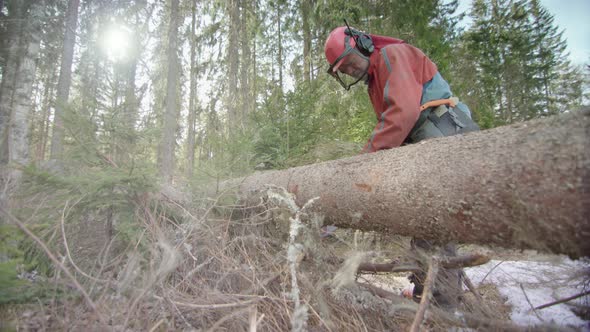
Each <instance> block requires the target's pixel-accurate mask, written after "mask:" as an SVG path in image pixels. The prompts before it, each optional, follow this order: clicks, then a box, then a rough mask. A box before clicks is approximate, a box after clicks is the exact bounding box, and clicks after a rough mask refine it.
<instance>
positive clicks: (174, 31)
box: [159, 0, 179, 183]
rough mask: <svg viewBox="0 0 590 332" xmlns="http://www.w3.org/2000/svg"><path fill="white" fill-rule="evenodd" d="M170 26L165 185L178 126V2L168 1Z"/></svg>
mask: <svg viewBox="0 0 590 332" xmlns="http://www.w3.org/2000/svg"><path fill="white" fill-rule="evenodd" d="M169 3H170V25H169V27H168V50H167V59H168V75H167V80H166V82H167V83H166V100H165V103H166V105H165V108H164V109H165V111H164V112H165V113H164V122H163V128H162V142H161V146H160V156H159V157H160V158H159V159H160V160H159V173H160V176H161V177H162V179H163V180H164V181H165V182H166V183H171V182H172V176H173V172H174V147H175V145H176V144H175V143H176V129H177V126H178V123H177V121H178V112H179V107H178V98H177V96H178V71H179V68H178V67H179V63H178V54H177V53H176V52H177V45H178V42H177V40H178V24H179V23H178V21H179V11H178V0H170V2H169Z"/></svg>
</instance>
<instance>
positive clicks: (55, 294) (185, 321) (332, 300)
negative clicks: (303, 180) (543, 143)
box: [0, 196, 590, 332]
mask: <svg viewBox="0 0 590 332" xmlns="http://www.w3.org/2000/svg"><path fill="white" fill-rule="evenodd" d="M273 197H274V196H273ZM283 199H285V200H286V198H285V197H283ZM279 200H280V199H279ZM271 203H272V202H267V203H265V204H266V205H261V206H259V207H257V209H244V210H243V211H241V212H236V208H235V206H234V205H229V206H228V207H227V209H226V210H227V211H230V213H228V214H225V213H224V212H223V207H220V206H219V204H220V203H219V202H215V205H216V206H217V208H218V209H219V211H217V213H216V214H213V213H210V211H212V209H211V208H209V207H208V206H204V207H203V208H202V209H203V210H197V211H194V212H189V211H187V210H186V209H184V208H183V207H182V206H181V205H180V204H178V203H176V201H171V200H170V199H169V198H165V199H163V198H161V197H158V196H154V197H150V196H146V197H144V198H142V199H141V200H140V201H139V203H137V210H136V214H137V218H138V220H141V221H142V224H141V225H139V226H138V227H139V228H138V230H137V231H136V232H135V233H131V234H138V235H139V237H137V238H135V239H134V241H133V242H129V241H128V242H127V243H131V244H132V245H125V246H124V245H120V244H122V243H124V242H121V243H118V242H120V241H116V238H117V236H116V235H115V236H112V235H110V233H109V231H108V227H105V225H109V223H108V222H105V220H103V219H104V218H103V219H101V218H100V217H101V215H90V216H88V217H86V218H83V220H81V221H80V222H77V223H72V225H70V226H69V227H65V228H64V225H63V223H62V224H61V225H59V223H58V225H56V226H57V227H55V228H53V230H54V232H53V233H50V234H58V235H59V234H60V233H62V234H61V235H62V237H63V244H64V245H63V246H59V245H58V246H55V247H54V248H53V251H54V254H55V255H56V256H57V257H59V258H60V261H62V262H65V263H66V264H67V267H62V268H61V269H56V270H55V271H56V272H57V273H56V274H55V275H54V276H52V277H43V276H40V275H36V274H34V273H33V275H32V274H31V273H23V274H21V275H20V278H21V279H27V280H29V283H28V286H26V287H29V288H30V287H33V286H35V285H38V286H39V287H44V288H43V290H44V293H43V294H44V297H41V298H39V297H37V298H35V299H34V300H33V302H29V303H26V304H19V305H4V306H0V331H3V330H4V328H6V329H8V330H18V331H21V330H22V331H38V330H41V331H44V330H48V331H62V330H84V331H93V330H96V331H99V330H100V331H102V330H105V329H106V330H111V331H121V332H127V331H178V330H186V331H255V330H256V329H257V328H258V329H259V330H263V331H285V330H297V329H296V328H294V327H293V326H294V325H296V324H301V326H300V327H302V328H303V327H304V328H303V329H300V330H301V331H302V330H310V331H361V330H363V331H406V330H409V327H410V324H411V323H412V320H413V319H414V317H415V312H416V310H417V304H416V303H414V302H413V301H411V300H408V299H404V298H403V297H402V296H399V295H401V291H402V290H403V289H404V288H407V287H409V286H410V284H409V281H408V279H407V276H408V273H396V274H393V273H379V274H357V269H358V266H359V265H358V264H360V263H361V262H386V261H387V260H389V261H391V260H392V259H399V260H400V261H404V259H405V258H407V256H408V248H409V240H408V238H403V237H399V236H389V237H387V236H381V235H378V234H375V233H361V232H353V231H349V230H340V229H339V230H337V231H336V233H335V236H333V237H330V238H325V239H320V236H319V234H320V232H319V225H320V224H319V222H318V220H316V219H315V218H314V217H313V216H312V215H310V216H308V217H306V218H307V219H304V220H301V221H300V224H299V226H297V227H300V228H299V230H298V231H299V232H300V233H299V235H294V236H291V235H293V229H294V226H293V225H294V222H293V221H294V220H295V219H297V218H299V216H301V215H300V214H293V213H292V212H293V211H292V210H291V208H285V204H279V203H276V202H275V203H272V204H271ZM287 206H289V204H287ZM163 207H165V209H164V208H163ZM203 211H205V212H203ZM107 215H108V214H107ZM195 216H203V217H200V218H197V217H195ZM102 217H104V216H102ZM173 217H174V218H173ZM302 218H303V217H302ZM175 220H184V222H183V223H176V222H175ZM60 226H61V227H60ZM297 227H295V228H297ZM66 233H67V234H66ZM66 235H67V236H66ZM119 237H121V236H120V235H119ZM54 238H56V237H55V236H54ZM57 238H58V239H60V238H59V237H57ZM66 238H67V243H69V245H68V246H65V244H66V241H65V240H66ZM109 239H111V240H109ZM57 242H58V244H59V242H61V241H57ZM111 244H112V245H111ZM64 249H65V250H64ZM70 251H71V252H70ZM58 253H59V254H58ZM468 253H479V254H484V255H487V256H488V257H489V258H490V259H491V261H490V262H489V263H487V264H485V265H481V266H478V267H472V268H466V269H465V272H466V274H467V275H468V277H469V278H470V279H471V280H472V282H473V283H474V284H475V286H476V288H477V291H478V293H479V294H480V295H481V296H482V298H483V304H482V303H480V302H478V301H477V300H476V299H475V297H474V296H473V294H471V293H470V292H468V291H467V290H465V291H464V293H463V299H464V301H463V303H462V304H461V305H460V307H459V308H458V310H457V312H456V313H455V315H449V314H448V313H445V312H442V310H438V309H434V308H433V309H432V310H429V312H430V313H429V314H428V315H426V317H425V318H424V321H423V323H422V324H423V325H422V327H423V328H424V329H426V330H429V331H448V330H453V331H458V330H457V328H459V330H461V331H468V330H469V329H466V326H471V327H472V328H473V329H474V330H478V331H480V330H506V329H510V330H515V329H514V328H513V326H511V325H502V324H503V323H513V324H517V325H520V326H523V327H527V328H528V327H530V326H538V325H544V326H549V328H550V329H551V328H553V329H556V327H557V329H558V330H562V329H567V328H568V327H569V328H572V329H573V330H576V331H590V326H589V321H590V317H589V314H588V308H589V306H588V301H589V298H588V296H586V297H582V298H580V299H578V300H575V301H570V302H568V303H564V304H559V305H555V306H551V307H548V308H545V309H538V310H531V307H534V306H539V305H543V304H546V303H549V302H552V301H555V300H558V299H562V298H564V297H568V296H571V295H574V294H577V293H581V292H582V291H586V290H588V289H589V288H590V287H589V280H590V278H589V275H590V274H589V273H588V272H589V271H590V261H588V259H586V260H577V261H573V260H570V259H569V258H567V257H565V256H557V255H546V254H539V253H537V252H534V251H516V250H504V249H498V248H484V247H479V246H461V247H459V254H468ZM70 254H71V256H70ZM409 259H410V260H411V259H412V258H409ZM74 263H76V265H75V264H74ZM355 264H356V265H355ZM67 269H69V270H70V271H72V272H73V273H74V274H75V276H76V279H78V280H79V281H80V284H81V286H80V285H75V284H73V283H72V282H73V280H72V278H67V277H66V276H65V271H66V270H67ZM33 272H34V271H33ZM0 282H1V280H0ZM366 284H371V285H373V286H377V287H379V288H381V289H384V290H388V291H389V295H388V296H385V297H382V296H379V294H376V293H374V292H372V291H371V288H370V287H366ZM82 290H86V291H87V293H88V294H89V298H87V299H84V298H83V297H82V296H80V293H81V291H82ZM484 306H485V307H488V308H489V309H490V311H491V313H492V314H491V315H488V317H489V319H487V318H484V316H482V312H483V311H482V309H481V308H482V307H484ZM436 310H438V311H436ZM464 314H465V315H466V316H465V317H468V316H470V317H472V318H475V320H476V322H475V323H473V324H472V325H469V323H466V322H465V321H463V320H462V317H463V316H462V315H464ZM451 316H453V317H451ZM490 321H492V322H491V324H489V325H486V324H487V323H486V322H488V323H489V322H490ZM474 326H475V327H474ZM481 326H486V327H487V328H485V327H481Z"/></svg>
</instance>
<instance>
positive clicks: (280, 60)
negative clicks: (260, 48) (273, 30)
mask: <svg viewBox="0 0 590 332" xmlns="http://www.w3.org/2000/svg"><path fill="white" fill-rule="evenodd" d="M281 3H282V1H280V0H278V1H277V2H276V6H277V9H276V12H277V43H278V55H277V57H278V58H277V64H278V66H279V89H280V92H281V95H282V93H283V32H282V31H281V28H282V15H281V13H282V8H281Z"/></svg>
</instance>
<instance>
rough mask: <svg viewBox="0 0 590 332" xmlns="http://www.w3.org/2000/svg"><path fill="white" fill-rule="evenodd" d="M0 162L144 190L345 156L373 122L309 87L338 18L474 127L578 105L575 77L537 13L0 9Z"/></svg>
mask: <svg viewBox="0 0 590 332" xmlns="http://www.w3.org/2000/svg"><path fill="white" fill-rule="evenodd" d="M0 4H1V7H2V11H1V14H2V16H1V17H0V18H1V20H0V34H1V36H2V38H1V41H2V47H1V48H0V73H1V77H2V88H1V94H0V96H1V101H0V105H1V107H0V110H1V112H2V113H1V114H0V137H2V151H3V153H2V163H3V164H4V165H6V164H11V165H21V166H22V165H27V164H29V163H34V164H39V163H41V162H43V161H47V160H63V161H72V162H74V161H75V162H80V161H83V162H84V163H86V164H88V165H97V166H98V165H105V164H110V165H117V167H130V166H129V165H132V164H133V165H134V167H148V168H153V169H157V170H158V171H159V176H160V179H162V180H163V181H166V182H169V181H172V179H173V178H177V179H180V178H181V177H182V178H187V179H192V178H193V177H194V176H211V175H213V173H219V172H225V173H227V172H233V173H236V172H237V173H243V172H246V171H248V170H249V169H252V168H253V167H254V166H256V165H260V166H263V167H264V168H270V167H272V168H284V167H288V166H293V165H298V164H302V163H309V162H313V161H316V160H318V159H329V158H334V157H335V156H337V155H339V154H342V153H345V154H352V153H356V151H357V150H358V147H350V146H349V145H347V144H345V143H348V142H354V143H358V145H359V146H360V145H362V143H364V142H365V140H366V139H367V137H368V136H369V134H370V132H371V130H372V128H373V126H374V122H375V120H374V115H373V112H372V108H371V106H370V102H369V100H368V97H367V96H366V93H365V91H363V90H364V87H362V86H359V87H357V88H356V89H354V90H353V91H352V92H351V93H346V92H345V91H343V90H342V89H341V88H339V87H338V85H337V84H334V82H332V80H331V79H330V78H329V77H328V76H327V75H325V69H326V62H325V60H324V55H323V44H324V41H325V38H326V36H327V34H328V33H329V32H330V31H331V29H333V28H334V27H336V26H339V25H342V24H343V19H344V18H346V19H348V21H349V22H351V24H353V25H355V26H357V27H359V28H362V29H364V30H366V31H370V32H372V33H376V34H384V35H390V36H395V37H398V38H402V39H404V40H406V41H407V42H409V43H411V44H414V45H416V46H418V47H419V48H421V49H423V50H424V51H425V53H426V54H427V55H429V56H430V57H431V58H432V59H433V60H434V61H435V63H437V65H438V67H439V70H440V71H441V73H442V74H443V76H444V77H445V78H447V80H449V81H450V82H451V86H452V88H453V89H454V93H455V94H456V95H457V96H460V98H462V99H463V100H465V101H466V102H467V104H468V105H470V107H471V108H472V110H473V112H474V118H475V119H476V121H477V122H478V123H479V124H480V126H482V127H483V128H490V127H494V126H498V125H503V124H508V123H512V122H516V121H523V120H527V119H531V118H535V117H540V116H546V115H551V114H556V113H560V112H565V111H568V110H574V109H578V108H581V107H582V105H583V104H584V102H587V99H584V93H588V89H587V87H586V88H585V85H584V79H585V77H587V76H588V70H587V69H584V68H581V67H576V66H573V65H572V64H571V63H570V62H569V61H568V58H567V54H566V53H565V47H566V41H565V40H564V38H563V33H562V31H560V30H559V29H558V27H557V26H556V25H555V23H554V22H553V17H552V15H551V14H550V13H548V12H547V10H545V9H544V8H543V7H542V5H541V4H540V2H539V1H533V0H526V1H525V0H522V1H507V0H493V1H492V0H489V1H483V0H481V1H474V2H473V3H472V6H471V10H470V12H469V13H467V15H469V16H470V17H471V19H472V22H473V24H472V25H471V26H470V27H468V29H466V30H465V29H460V28H459V26H458V22H459V21H460V20H461V15H460V14H458V13H456V8H457V2H456V1H454V2H449V3H446V2H444V1H435V0H419V1H403V0H398V1H368V2H363V3H355V2H350V1H317V0H302V1H287V0H276V1H254V2H252V1H239V0H235V1H234V0H231V1H104V0H100V1H80V0H70V1H55V0H45V1H6V0H5V1H3V2H2V3H0Z"/></svg>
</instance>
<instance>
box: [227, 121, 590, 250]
mask: <svg viewBox="0 0 590 332" xmlns="http://www.w3.org/2000/svg"><path fill="white" fill-rule="evenodd" d="M589 133H590V111H588V110H587V111H583V112H574V113H570V114H564V115H560V116H555V117H550V118H546V119H541V120H535V121H529V122H524V123H519V124H515V125H511V126H506V127H500V128H495V129H492V130H486V131H481V132H474V133H469V134H467V135H460V136H451V137H444V138H440V139H434V140H428V141H425V142H423V143H420V144H416V145H410V146H405V147H401V148H396V149H392V150H385V151H380V152H377V153H371V154H365V155H359V156H356V157H352V158H347V159H341V160H336V161H330V162H324V163H319V164H313V165H308V166H302V167H296V168H291V169H287V170H282V171H269V172H263V173H254V174H253V175H251V176H248V177H245V178H242V179H234V180H230V181H226V182H224V183H222V184H221V185H220V188H221V189H222V190H229V189H231V190H235V191H237V193H238V195H239V196H240V197H241V198H243V199H244V200H245V201H252V200H258V199H259V197H260V195H261V194H262V193H263V192H264V191H265V187H266V185H269V184H272V185H276V186H282V187H285V188H287V189H288V190H289V191H290V192H292V193H293V194H295V195H296V197H297V203H298V204H304V203H305V202H307V201H308V200H309V199H311V198H313V197H319V198H320V199H319V201H318V202H316V204H314V206H316V209H318V210H319V212H321V213H322V214H323V215H324V216H325V224H335V225H337V226H340V227H351V228H356V229H362V230H375V231H382V232H384V231H387V232H392V233H396V234H401V235H406V236H419V237H422V238H425V239H431V240H435V241H439V242H442V243H444V242H448V241H451V240H455V241H458V242H464V243H478V244H485V245H497V246H503V247H510V248H533V249H539V250H542V251H551V252H554V253H564V254H569V255H571V256H574V257H575V256H583V255H586V256H587V255H590V241H589V239H590V218H589V216H590V213H589V212H590V211H589V206H590V146H589V145H590V144H589V137H590V135H589Z"/></svg>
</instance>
